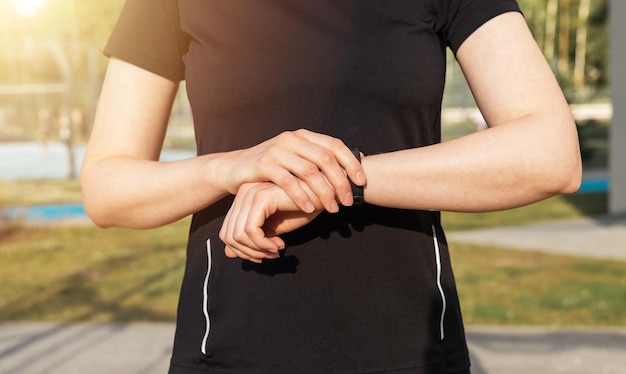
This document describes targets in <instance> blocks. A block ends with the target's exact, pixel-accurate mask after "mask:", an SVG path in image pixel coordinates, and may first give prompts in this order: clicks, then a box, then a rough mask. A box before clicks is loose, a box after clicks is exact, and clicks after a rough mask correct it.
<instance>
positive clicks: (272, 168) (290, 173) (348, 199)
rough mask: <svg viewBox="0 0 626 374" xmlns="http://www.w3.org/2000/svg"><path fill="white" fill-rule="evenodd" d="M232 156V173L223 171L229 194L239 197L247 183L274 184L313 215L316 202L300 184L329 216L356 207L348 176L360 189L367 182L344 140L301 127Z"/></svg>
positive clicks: (299, 206)
mask: <svg viewBox="0 0 626 374" xmlns="http://www.w3.org/2000/svg"><path fill="white" fill-rule="evenodd" d="M231 156H232V158H231V160H232V162H231V163H228V164H227V167H228V172H227V173H222V174H223V175H228V176H229V180H228V181H227V182H226V184H227V187H226V189H227V190H228V191H229V192H230V193H232V194H238V192H239V188H240V186H241V185H242V184H243V183H250V182H272V183H274V184H276V185H277V186H278V187H280V188H282V189H283V190H284V191H285V192H286V194H287V196H289V197H290V198H291V200H293V201H294V202H295V204H296V205H297V206H298V208H299V209H300V210H301V211H303V212H307V213H312V212H314V211H315V203H314V202H313V201H312V199H311V197H312V196H311V194H307V193H306V192H305V190H304V188H303V185H302V184H301V183H299V182H298V180H301V181H303V182H304V183H305V184H306V185H307V186H308V188H309V189H310V191H311V192H312V194H313V196H316V197H317V199H318V200H319V201H320V202H321V204H322V206H323V207H324V208H325V209H326V210H327V211H329V212H331V213H335V212H337V211H339V206H338V204H337V202H340V203H341V204H342V205H345V206H350V205H352V203H353V199H352V192H351V188H350V182H349V180H348V178H350V179H351V180H352V181H354V183H356V184H358V185H364V184H365V182H366V181H365V172H364V171H363V168H362V167H361V164H360V163H359V162H358V160H357V159H356V158H355V157H354V156H353V155H352V152H351V151H350V149H349V148H348V147H346V145H345V144H344V143H343V142H342V141H341V140H339V139H337V138H333V137H331V136H328V135H324V134H319V133H315V132H311V131H308V130H303V129H302V130H297V131H293V132H284V133H282V134H280V135H278V136H276V137H274V138H272V139H269V140H267V141H265V142H263V143H261V144H259V145H256V146H254V147H251V148H248V149H244V150H240V151H235V152H232V153H231Z"/></svg>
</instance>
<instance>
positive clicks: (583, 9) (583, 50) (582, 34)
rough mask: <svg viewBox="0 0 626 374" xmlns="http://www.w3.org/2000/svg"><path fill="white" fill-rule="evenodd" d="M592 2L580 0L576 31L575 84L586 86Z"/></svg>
mask: <svg viewBox="0 0 626 374" xmlns="http://www.w3.org/2000/svg"><path fill="white" fill-rule="evenodd" d="M590 8H591V0H580V5H579V7H578V21H577V22H578V27H577V29H576V54H575V57H574V84H575V85H576V86H577V87H582V86H584V85H585V68H586V57H587V32H588V29H589V25H588V22H589V13H590Z"/></svg>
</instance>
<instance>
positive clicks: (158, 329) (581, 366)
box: [0, 323, 626, 374]
mask: <svg viewBox="0 0 626 374" xmlns="http://www.w3.org/2000/svg"><path fill="white" fill-rule="evenodd" d="M173 334H174V326H173V325H171V324H127V325H126V324H69V325H56V324H44V323H39V324H0V374H86V373H89V374H110V373H119V374H158V373H167V367H168V362H169V357H170V352H171V347H172V345H171V342H172V338H173ZM467 335H468V341H469V347H470V351H471V359H472V373H473V374H503V373H506V374H527V373H533V374H544V373H545V374H548V373H550V374H554V373H567V374H589V373H594V374H622V373H624V368H626V355H625V354H624V352H625V351H626V328H625V329H593V330H588V329H545V328H491V327H469V328H468V332H467Z"/></svg>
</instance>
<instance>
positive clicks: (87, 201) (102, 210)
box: [81, 171, 115, 228]
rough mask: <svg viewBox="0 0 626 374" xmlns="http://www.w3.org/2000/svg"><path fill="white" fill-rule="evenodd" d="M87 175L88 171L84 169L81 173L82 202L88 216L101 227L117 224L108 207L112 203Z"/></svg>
mask: <svg viewBox="0 0 626 374" xmlns="http://www.w3.org/2000/svg"><path fill="white" fill-rule="evenodd" d="M87 175H88V173H87V172H84V171H83V172H82V173H81V193H82V203H83V208H84V209H85V213H86V214H87V217H89V219H90V220H91V222H93V223H94V224H95V225H96V226H97V227H100V228H110V227H113V226H115V225H114V224H113V222H112V220H111V212H110V211H109V209H108V207H109V206H110V204H107V202H106V201H105V198H104V197H103V194H102V193H101V192H99V191H98V188H97V186H93V185H92V184H91V183H90V180H89V178H87V177H86V176H87Z"/></svg>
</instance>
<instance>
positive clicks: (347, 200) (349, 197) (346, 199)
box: [343, 192, 354, 206]
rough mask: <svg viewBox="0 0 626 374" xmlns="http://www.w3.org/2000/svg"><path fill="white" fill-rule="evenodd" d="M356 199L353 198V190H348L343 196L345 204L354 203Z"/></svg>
mask: <svg viewBox="0 0 626 374" xmlns="http://www.w3.org/2000/svg"><path fill="white" fill-rule="evenodd" d="M353 200H354V199H353V198H352V192H348V193H347V194H346V195H345V196H344V197H343V205H345V206H350V205H352V204H353V203H354V201H353Z"/></svg>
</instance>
